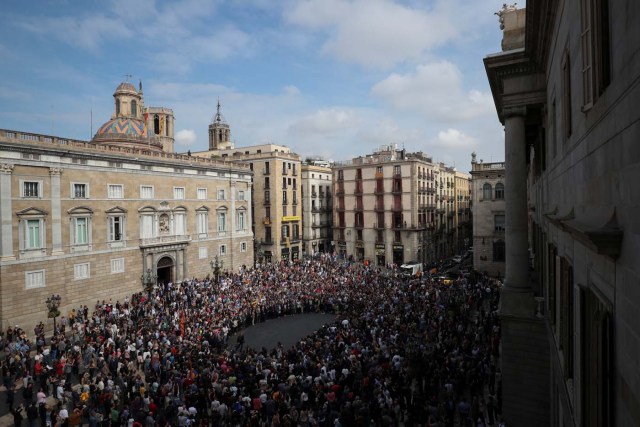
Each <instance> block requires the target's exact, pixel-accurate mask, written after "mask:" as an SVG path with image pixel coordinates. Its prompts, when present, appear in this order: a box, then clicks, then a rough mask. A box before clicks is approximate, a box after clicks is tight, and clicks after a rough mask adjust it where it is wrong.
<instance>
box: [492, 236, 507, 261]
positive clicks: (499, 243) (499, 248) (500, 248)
mask: <svg viewBox="0 0 640 427" xmlns="http://www.w3.org/2000/svg"><path fill="white" fill-rule="evenodd" d="M504 254H505V244H504V240H496V241H495V242H493V261H494V262H504Z"/></svg>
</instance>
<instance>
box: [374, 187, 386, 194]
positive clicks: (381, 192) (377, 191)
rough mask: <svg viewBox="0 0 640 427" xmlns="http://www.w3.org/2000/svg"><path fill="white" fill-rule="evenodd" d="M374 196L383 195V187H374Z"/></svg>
mask: <svg viewBox="0 0 640 427" xmlns="http://www.w3.org/2000/svg"><path fill="white" fill-rule="evenodd" d="M374 193H375V194H384V187H376V190H375V191H374Z"/></svg>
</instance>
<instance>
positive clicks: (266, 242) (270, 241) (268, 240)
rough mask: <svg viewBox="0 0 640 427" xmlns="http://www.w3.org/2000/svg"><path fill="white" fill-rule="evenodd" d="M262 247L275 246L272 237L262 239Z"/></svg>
mask: <svg viewBox="0 0 640 427" xmlns="http://www.w3.org/2000/svg"><path fill="white" fill-rule="evenodd" d="M260 244H261V245H273V239H272V238H271V237H265V238H264V239H260Z"/></svg>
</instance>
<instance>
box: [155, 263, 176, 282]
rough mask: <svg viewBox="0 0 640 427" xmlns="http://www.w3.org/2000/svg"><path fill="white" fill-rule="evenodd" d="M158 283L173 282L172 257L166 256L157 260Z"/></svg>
mask: <svg viewBox="0 0 640 427" xmlns="http://www.w3.org/2000/svg"><path fill="white" fill-rule="evenodd" d="M157 269H158V283H164V284H167V283H169V282H173V259H171V258H170V257H168V256H165V257H162V258H160V259H159V260H158V267H157Z"/></svg>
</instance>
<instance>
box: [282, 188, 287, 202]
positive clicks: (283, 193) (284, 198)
mask: <svg viewBox="0 0 640 427" xmlns="http://www.w3.org/2000/svg"><path fill="white" fill-rule="evenodd" d="M282 204H283V205H286V204H287V191H286V190H285V191H283V192H282Z"/></svg>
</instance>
